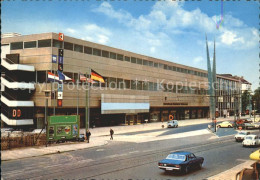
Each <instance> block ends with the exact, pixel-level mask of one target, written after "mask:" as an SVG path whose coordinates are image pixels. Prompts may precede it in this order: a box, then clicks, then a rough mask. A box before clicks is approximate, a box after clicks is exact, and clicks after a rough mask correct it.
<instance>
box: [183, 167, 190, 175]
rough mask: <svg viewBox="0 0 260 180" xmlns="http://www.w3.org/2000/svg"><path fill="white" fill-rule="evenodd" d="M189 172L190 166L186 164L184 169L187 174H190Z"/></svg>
mask: <svg viewBox="0 0 260 180" xmlns="http://www.w3.org/2000/svg"><path fill="white" fill-rule="evenodd" d="M188 172H189V167H188V166H186V167H185V169H184V173H185V174H188Z"/></svg>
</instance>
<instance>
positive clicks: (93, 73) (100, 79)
mask: <svg viewBox="0 0 260 180" xmlns="http://www.w3.org/2000/svg"><path fill="white" fill-rule="evenodd" d="M90 79H92V80H94V81H98V82H101V83H105V81H104V78H103V77H102V76H101V75H100V74H98V73H97V72H96V71H94V70H92V69H91V76H90Z"/></svg>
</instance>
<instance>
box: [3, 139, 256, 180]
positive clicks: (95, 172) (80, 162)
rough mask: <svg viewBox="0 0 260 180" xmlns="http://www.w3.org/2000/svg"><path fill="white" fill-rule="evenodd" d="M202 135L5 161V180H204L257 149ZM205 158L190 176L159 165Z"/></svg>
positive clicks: (121, 143) (231, 165) (245, 158)
mask: <svg viewBox="0 0 260 180" xmlns="http://www.w3.org/2000/svg"><path fill="white" fill-rule="evenodd" d="M212 137H214V135H211V134H210V135H203V136H195V137H189V138H179V139H170V140H162V141H155V142H147V143H129V142H127V143H126V142H112V141H110V142H109V144H108V145H106V146H101V147H97V148H91V149H84V150H78V151H72V152H66V153H61V154H53V155H46V156H42V157H35V158H27V159H21V160H14V161H4V162H2V167H1V168H2V177H3V178H4V179H55V178H57V179H84V178H89V179H203V178H207V177H209V176H212V175H215V174H218V173H220V172H222V171H225V170H226V169H229V168H232V167H233V166H235V165H237V164H240V163H243V162H244V160H248V156H249V154H250V153H251V152H252V151H255V150H256V149H257V148H243V147H242V145H241V143H236V142H235V141H234V139H233V137H230V136H229V137H224V138H215V139H212ZM175 150H187V151H191V152H193V153H195V155H197V156H202V157H204V158H205V163H204V168H203V169H202V170H199V171H193V172H190V173H189V174H187V175H182V174H172V173H164V171H162V170H160V169H158V167H157V162H158V161H159V160H161V159H164V158H165V157H166V156H167V155H168V154H169V153H170V152H171V151H175Z"/></svg>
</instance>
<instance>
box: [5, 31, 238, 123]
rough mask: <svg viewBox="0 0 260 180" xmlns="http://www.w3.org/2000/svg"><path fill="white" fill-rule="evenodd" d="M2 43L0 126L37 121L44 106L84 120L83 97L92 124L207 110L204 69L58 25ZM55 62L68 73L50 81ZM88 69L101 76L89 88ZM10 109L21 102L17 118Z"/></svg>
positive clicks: (164, 117)
mask: <svg viewBox="0 0 260 180" xmlns="http://www.w3.org/2000/svg"><path fill="white" fill-rule="evenodd" d="M1 46H2V47H1V48H2V52H3V53H2V55H1V59H2V63H1V65H2V68H3V71H2V74H1V85H2V87H3V88H1V91H2V97H1V103H2V104H4V111H3V110H2V112H1V120H2V121H3V122H4V125H5V126H16V127H22V128H25V127H28V128H42V127H43V126H44V120H45V113H47V115H48V116H50V115H73V114H77V113H78V114H79V115H80V118H81V127H85V118H86V117H85V114H86V106H88V105H89V107H90V115H89V116H90V117H89V119H90V120H89V123H90V126H93V125H95V126H109V125H119V124H128V125H131V124H139V123H144V122H146V121H145V120H148V121H149V122H156V121H167V120H169V115H173V116H174V118H175V119H194V118H205V117H208V113H209V97H208V96H206V95H207V89H208V79H207V71H205V70H202V69H198V68H194V67H189V66H185V65H181V64H177V63H173V62H169V61H164V60H161V59H157V58H153V57H149V56H145V55H140V54H136V53H132V52H129V51H125V50H121V49H117V48H112V47H108V46H105V45H100V44H96V43H92V42H88V41H84V40H80V39H76V38H72V37H68V36H66V35H63V34H56V33H43V34H33V35H21V36H14V37H8V38H3V39H2V40H1ZM58 70H59V71H61V72H62V73H63V74H64V75H66V76H67V77H69V78H71V79H73V81H63V85H60V84H59V85H58V82H57V81H58V80H57V81H56V82H54V83H53V82H50V81H49V80H48V77H49V76H48V74H49V75H52V76H53V77H55V76H57V74H58V73H57V71H58ZM91 70H94V71H95V72H97V73H98V74H100V75H101V76H102V77H103V78H104V80H105V83H94V84H92V86H91V88H90V90H88V86H87V85H86V83H85V82H83V81H78V80H80V79H81V77H82V76H85V77H88V78H89V75H90V73H91ZM218 78H219V81H221V80H222V79H223V80H227V81H230V83H231V84H230V86H233V85H234V84H233V82H234V83H236V82H237V81H236V80H234V79H231V78H228V77H220V76H218ZM75 82H79V83H78V84H77V85H75V84H76V83H75ZM76 87H78V88H76ZM228 87H229V86H228ZM21 88H22V89H21ZM221 88H222V86H221ZM223 88H224V87H223ZM228 92H229V91H228ZM219 93H220V95H222V94H224V92H223V91H222V90H220V91H219ZM234 93H235V92H234ZM231 95H232V93H231ZM225 98H227V99H228V98H229V101H232V100H231V99H230V98H231V97H225ZM225 98H224V99H223V103H222V102H220V103H219V105H220V109H223V108H227V109H232V108H233V106H234V104H232V103H230V104H229V105H228V104H227V103H224V102H225ZM29 104H30V105H29ZM14 109H16V110H17V109H20V111H21V112H20V114H21V116H20V117H19V118H18V117H13V116H12V115H13V114H12V113H13V111H14ZM45 109H47V111H46V110H45ZM25 114H26V116H25ZM23 115H24V117H23ZM25 125H27V126H25Z"/></svg>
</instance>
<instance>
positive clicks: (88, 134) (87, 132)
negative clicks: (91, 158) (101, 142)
mask: <svg viewBox="0 0 260 180" xmlns="http://www.w3.org/2000/svg"><path fill="white" fill-rule="evenodd" d="M90 136H91V133H90V132H89V130H87V131H86V140H87V143H89V139H90Z"/></svg>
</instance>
